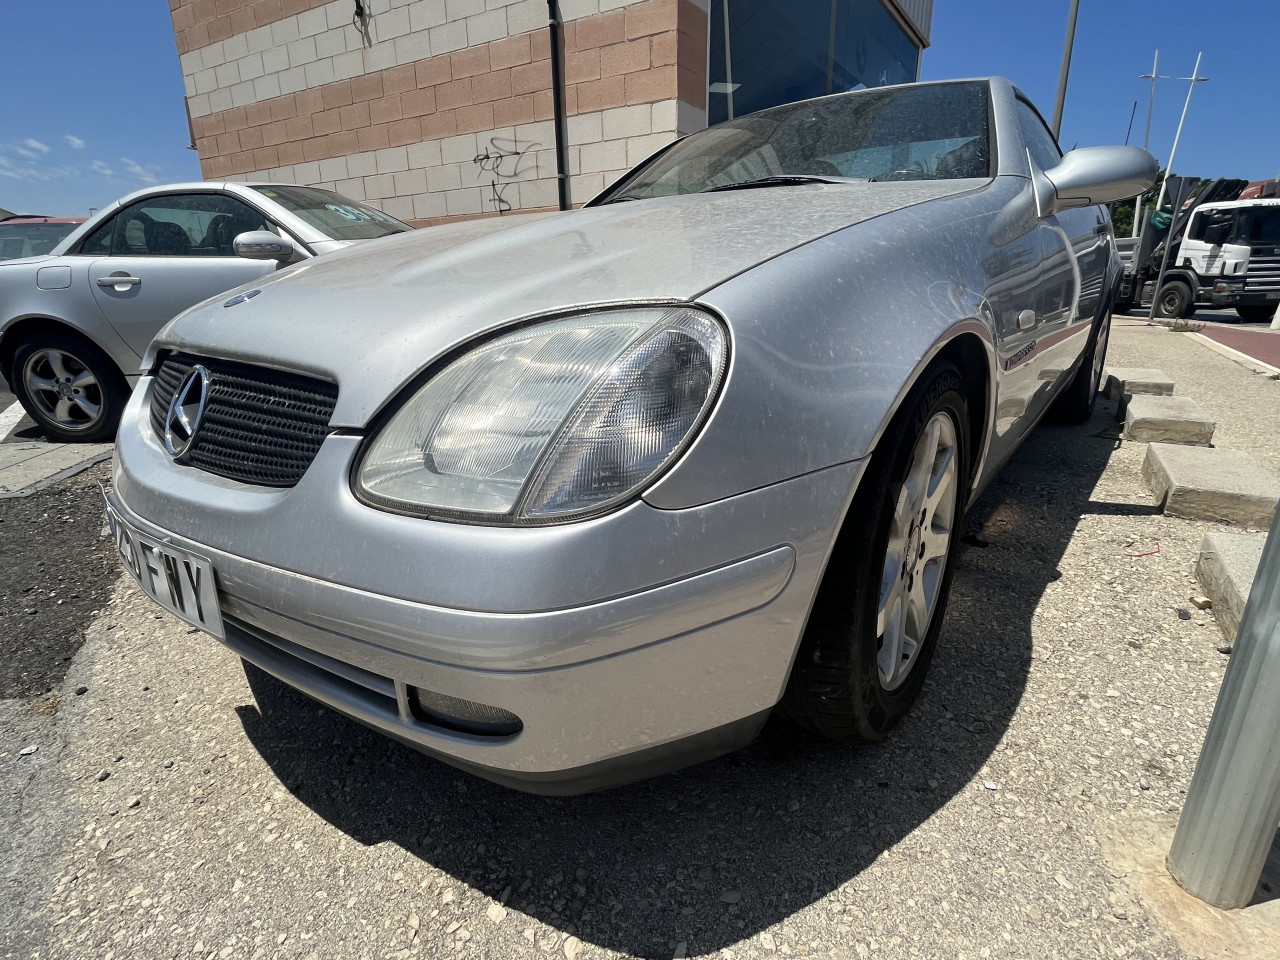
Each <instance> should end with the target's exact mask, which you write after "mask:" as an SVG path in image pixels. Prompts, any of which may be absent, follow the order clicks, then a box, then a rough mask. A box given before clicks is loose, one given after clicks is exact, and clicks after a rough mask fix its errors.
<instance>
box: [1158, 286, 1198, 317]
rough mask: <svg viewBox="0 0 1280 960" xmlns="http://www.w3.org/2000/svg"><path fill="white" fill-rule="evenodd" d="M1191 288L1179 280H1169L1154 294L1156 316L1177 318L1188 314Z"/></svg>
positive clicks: (1190, 306)
mask: <svg viewBox="0 0 1280 960" xmlns="http://www.w3.org/2000/svg"><path fill="white" fill-rule="evenodd" d="M1191 310H1192V303H1191V288H1190V287H1188V286H1187V285H1186V284H1185V283H1183V282H1182V281H1180V280H1171V281H1170V282H1168V283H1166V284H1165V285H1164V286H1163V287H1161V288H1160V293H1159V294H1158V295H1157V296H1156V316H1157V317H1165V318H1167V319H1170V320H1177V319H1180V318H1182V317H1187V316H1190V311H1191Z"/></svg>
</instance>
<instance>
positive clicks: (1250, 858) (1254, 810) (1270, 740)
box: [1167, 512, 1280, 909]
mask: <svg viewBox="0 0 1280 960" xmlns="http://www.w3.org/2000/svg"><path fill="white" fill-rule="evenodd" d="M1277 531H1280V512H1277V514H1276V517H1275V519H1274V520H1273V521H1272V523H1271V533H1270V534H1269V535H1268V536H1267V543H1266V546H1264V547H1263V548H1262V561H1261V562H1260V563H1259V564H1258V573H1257V575H1256V576H1255V577H1254V580H1253V590H1252V591H1251V592H1250V594H1249V602H1248V603H1247V604H1246V605H1245V610H1244V617H1243V618H1242V619H1241V621H1240V630H1239V632H1238V633H1237V634H1236V644H1235V652H1234V653H1232V654H1231V662H1230V663H1228V664H1227V673H1226V676H1225V677H1223V679H1222V690H1221V691H1220V692H1219V694H1218V703H1217V706H1215V707H1214V710H1213V719H1211V720H1210V721H1209V730H1208V732H1207V733H1206V734H1205V739H1204V749H1202V750H1201V751H1200V760H1199V762H1198V763H1197V764H1196V772H1195V775H1194V776H1193V777H1192V778H1191V786H1190V788H1189V789H1188V790H1187V802H1186V804H1185V805H1184V806H1183V808H1182V817H1181V818H1180V819H1179V821H1178V831H1177V833H1176V834H1175V835H1174V838H1173V846H1172V847H1171V848H1170V850H1169V857H1168V860H1167V865H1168V867H1169V872H1170V873H1172V874H1173V878H1174V879H1175V880H1177V881H1178V883H1179V884H1181V885H1182V887H1183V888H1184V889H1185V890H1186V891H1187V892H1188V893H1190V894H1192V895H1193V896H1196V897H1199V898H1200V899H1201V900H1204V901H1206V902H1207V903H1211V904H1213V905H1214V906H1215V907H1225V908H1227V909H1231V908H1235V907H1243V906H1245V905H1246V904H1247V903H1248V902H1249V901H1250V900H1251V899H1252V897H1253V894H1254V891H1255V890H1256V889H1257V886H1258V880H1259V878H1260V877H1261V876H1262V868H1263V865H1264V864H1265V863H1266V859H1267V852H1268V851H1269V850H1270V849H1271V844H1272V842H1273V841H1274V839H1275V836H1276V828H1277V827H1278V826H1280V532H1277Z"/></svg>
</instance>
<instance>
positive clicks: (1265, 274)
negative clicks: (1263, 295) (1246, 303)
mask: <svg viewBox="0 0 1280 960" xmlns="http://www.w3.org/2000/svg"><path fill="white" fill-rule="evenodd" d="M1244 288H1245V289H1246V290H1248V291H1250V292H1252V291H1254V290H1276V289H1280V257H1259V256H1257V255H1254V256H1251V257H1249V268H1248V272H1247V273H1246V274H1245V277H1244Z"/></svg>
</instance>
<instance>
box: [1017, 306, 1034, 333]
mask: <svg viewBox="0 0 1280 960" xmlns="http://www.w3.org/2000/svg"><path fill="white" fill-rule="evenodd" d="M1035 325H1036V312H1035V311H1034V310H1023V311H1022V312H1021V313H1019V314H1018V329H1019V330H1030V329H1031V328H1032V327H1034V326H1035Z"/></svg>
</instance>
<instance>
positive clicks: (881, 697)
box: [783, 364, 970, 742]
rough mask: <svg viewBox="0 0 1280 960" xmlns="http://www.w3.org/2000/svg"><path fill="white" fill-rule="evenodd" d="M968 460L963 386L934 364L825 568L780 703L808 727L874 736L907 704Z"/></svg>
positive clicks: (951, 558)
mask: <svg viewBox="0 0 1280 960" xmlns="http://www.w3.org/2000/svg"><path fill="white" fill-rule="evenodd" d="M969 462H970V439H969V414H968V404H967V401H966V399H965V390H964V382H963V380H962V379H961V377H960V373H959V371H958V370H957V369H956V368H955V367H954V366H951V365H950V364H943V365H939V366H936V367H934V368H932V369H931V370H929V371H928V372H927V373H926V374H925V375H924V377H923V378H922V379H921V381H920V382H919V383H918V384H917V385H916V386H915V388H913V389H912V391H911V393H910V394H908V396H907V399H906V400H905V401H904V402H903V404H902V406H901V407H900V408H899V411H898V413H897V415H895V416H894V418H893V421H892V422H891V424H890V426H889V428H888V430H887V431H886V432H885V434H884V436H883V438H882V439H881V442H880V445H879V447H877V449H876V451H875V453H874V454H873V455H872V458H871V463H870V464H869V465H868V468H867V473H866V475H865V476H864V477H863V479H862V481H861V483H859V485H858V490H857V493H856V494H855V496H854V498H853V503H852V505H851V506H850V508H849V511H848V513H847V515H846V518H845V523H844V527H843V529H842V530H841V532H840V535H839V537H838V539H837V541H836V545H835V547H834V549H833V551H832V555H831V558H830V559H829V561H828V563H827V569H826V572H825V573H824V575H823V578H822V583H821V585H820V587H819V589H818V595H817V598H816V599H815V601H814V606H813V610H812V612H811V613H810V616H809V622H808V624H807V626H806V627H805V632H804V636H803V637H802V639H801V641H800V649H799V652H798V654H797V657H796V662H795V665H794V667H793V669H792V671H791V677H790V679H789V681H788V686H787V692H786V694H785V696H784V703H783V706H784V709H785V710H786V712H787V713H788V714H790V715H791V717H792V718H793V719H795V720H797V721H798V722H799V723H800V724H801V725H802V726H804V727H807V728H808V729H811V730H813V731H815V732H817V733H819V734H822V735H824V736H827V737H830V738H832V739H836V740H843V741H849V742H864V741H875V740H879V739H881V738H883V737H884V736H885V735H886V734H887V733H888V732H889V731H890V730H891V729H893V727H894V726H895V725H896V724H897V723H898V721H900V720H901V719H902V718H903V717H904V716H905V715H906V714H907V711H908V710H909V709H910V708H911V705H912V703H913V702H914V701H915V699H916V697H917V696H918V695H919V693H920V688H921V686H922V685H923V684H924V679H925V674H926V673H927V671H928V667H929V662H930V660H931V659H932V657H933V651H934V647H935V646H936V645H937V640H938V634H939V632H940V631H941V629H942V620H943V615H944V614H945V612H946V604H947V594H948V592H949V591H950V588H951V576H952V573H953V570H954V566H955V554H956V545H957V543H958V542H959V539H960V524H961V521H962V519H963V516H964V507H965V501H966V499H967V497H968V492H969V483H968V478H969V469H968V465H969ZM931 486H932V487H933V492H932V493H931V494H930V493H929V489H930V487H931ZM930 511H932V512H930ZM926 529H927V530H928V531H929V532H928V533H927V534H926V533H924V532H923V531H925V530H926ZM908 554H910V557H909V556H908ZM908 560H911V561H912V562H910V563H908ZM899 561H901V562H899ZM917 587H918V588H919V589H918V590H917Z"/></svg>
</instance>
